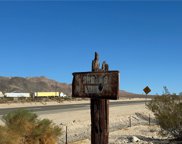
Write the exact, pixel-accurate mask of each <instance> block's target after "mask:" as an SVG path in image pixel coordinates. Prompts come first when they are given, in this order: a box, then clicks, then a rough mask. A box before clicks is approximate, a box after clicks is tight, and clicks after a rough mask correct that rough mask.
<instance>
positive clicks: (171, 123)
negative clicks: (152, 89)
mask: <svg viewBox="0 0 182 144" xmlns="http://www.w3.org/2000/svg"><path fill="white" fill-rule="evenodd" d="M146 105H147V107H148V108H149V109H150V110H151V111H152V112H153V113H154V115H155V117H156V120H157V121H158V124H159V125H160V127H161V134H164V135H167V136H169V137H170V136H171V137H173V138H176V139H182V103H181V97H179V96H175V95H163V96H157V97H155V98H153V99H152V100H151V101H150V102H148V103H147V104H146Z"/></svg>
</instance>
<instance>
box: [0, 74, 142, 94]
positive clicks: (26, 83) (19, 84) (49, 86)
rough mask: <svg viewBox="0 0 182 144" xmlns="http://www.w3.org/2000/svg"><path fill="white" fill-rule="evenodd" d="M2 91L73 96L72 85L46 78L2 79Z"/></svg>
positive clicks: (0, 81) (122, 91) (123, 92)
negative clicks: (39, 92)
mask: <svg viewBox="0 0 182 144" xmlns="http://www.w3.org/2000/svg"><path fill="white" fill-rule="evenodd" d="M0 91H2V92H36V91H60V92H64V93H65V94H67V95H69V96H70V95H71V93H72V87H71V84H66V83H60V82H57V81H55V80H51V79H48V78H46V77H26V78H24V77H0ZM120 97H131V98H132V97H143V96H142V95H138V94H134V93H130V92H126V91H124V90H121V91H120Z"/></svg>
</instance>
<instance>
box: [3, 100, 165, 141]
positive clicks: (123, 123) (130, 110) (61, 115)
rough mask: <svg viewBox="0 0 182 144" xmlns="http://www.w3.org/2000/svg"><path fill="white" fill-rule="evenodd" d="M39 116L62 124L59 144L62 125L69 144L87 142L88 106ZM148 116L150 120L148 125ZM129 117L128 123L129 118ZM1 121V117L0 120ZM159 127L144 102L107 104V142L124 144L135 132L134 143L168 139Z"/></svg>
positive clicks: (20, 104)
mask: <svg viewBox="0 0 182 144" xmlns="http://www.w3.org/2000/svg"><path fill="white" fill-rule="evenodd" d="M131 100H141V99H124V100H120V101H131ZM75 103H89V101H88V100H84V101H67V102H63V103H59V104H70V106H71V104H75ZM57 104H58V103H57V102H49V103H13V104H12V103H11V104H0V109H1V108H14V107H27V106H32V107H33V106H44V105H57ZM38 115H39V117H40V119H44V118H47V119H50V120H52V121H53V122H54V123H55V124H57V125H59V126H60V127H62V133H63V134H62V136H61V137H60V141H59V144H63V143H65V129H66V126H67V128H68V143H69V144H90V131H91V130H90V125H91V123H90V109H89V108H88V107H85V109H83V110H74V111H69V112H56V113H50V114H38ZM149 116H150V122H151V124H150V125H149ZM130 118H131V127H130V122H129V119H130ZM1 124H3V123H2V121H1ZM159 130H160V128H159V127H158V126H157V125H156V122H155V119H154V116H153V114H152V113H151V112H150V111H149V110H148V109H147V108H146V106H145V103H143V104H133V105H121V106H116V107H110V108H109V131H110V133H109V143H110V144H124V143H135V142H132V137H133V136H136V137H137V138H138V139H139V140H138V142H136V143H141V144H145V143H146V144H147V143H150V144H153V143H168V141H166V140H163V139H166V138H165V137H162V136H160V135H159Z"/></svg>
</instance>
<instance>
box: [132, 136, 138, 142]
mask: <svg viewBox="0 0 182 144" xmlns="http://www.w3.org/2000/svg"><path fill="white" fill-rule="evenodd" d="M131 142H140V139H139V138H137V137H136V136H132V137H131Z"/></svg>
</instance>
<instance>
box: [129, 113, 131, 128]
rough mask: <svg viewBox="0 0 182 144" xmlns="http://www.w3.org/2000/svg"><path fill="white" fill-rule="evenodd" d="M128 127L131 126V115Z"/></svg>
mask: <svg viewBox="0 0 182 144" xmlns="http://www.w3.org/2000/svg"><path fill="white" fill-rule="evenodd" d="M129 127H131V116H129Z"/></svg>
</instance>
